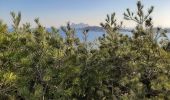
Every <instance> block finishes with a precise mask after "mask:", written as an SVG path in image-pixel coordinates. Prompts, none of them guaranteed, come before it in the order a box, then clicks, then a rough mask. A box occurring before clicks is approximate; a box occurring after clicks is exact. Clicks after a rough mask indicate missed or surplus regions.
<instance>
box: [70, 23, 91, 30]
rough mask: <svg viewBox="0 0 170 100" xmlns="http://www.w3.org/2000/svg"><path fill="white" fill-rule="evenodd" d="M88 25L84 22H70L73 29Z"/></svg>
mask: <svg viewBox="0 0 170 100" xmlns="http://www.w3.org/2000/svg"><path fill="white" fill-rule="evenodd" d="M88 26H89V25H88V24H84V23H79V24H75V23H72V24H71V27H72V28H75V29H80V28H84V27H88Z"/></svg>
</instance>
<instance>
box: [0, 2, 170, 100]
mask: <svg viewBox="0 0 170 100" xmlns="http://www.w3.org/2000/svg"><path fill="white" fill-rule="evenodd" d="M152 11H153V7H151V8H150V9H149V10H148V11H147V13H146V14H145V13H144V12H146V11H143V5H142V4H141V2H140V1H139V2H138V3H137V12H136V13H133V12H131V11H130V10H129V9H127V11H126V12H125V13H124V17H125V19H126V20H131V21H134V22H136V24H137V26H136V28H135V29H134V31H133V32H132V34H133V36H132V37H129V36H126V35H123V34H121V33H120V32H119V29H120V28H121V26H122V22H120V24H119V23H117V21H116V19H115V13H113V14H111V16H109V15H108V16H107V19H106V22H105V23H101V26H102V27H103V28H104V29H105V30H106V34H104V35H103V37H100V38H99V39H98V40H99V45H98V46H96V45H95V46H94V47H93V46H92V45H91V43H89V41H87V38H88V37H87V35H88V30H85V31H84V32H83V34H84V37H83V40H80V39H79V38H78V37H76V33H75V29H73V28H71V27H70V24H68V25H67V27H62V28H61V29H62V30H63V32H64V33H65V35H66V36H65V37H63V36H61V34H60V33H59V31H58V30H57V29H56V28H54V27H52V28H51V31H47V30H46V29H45V28H44V27H43V26H42V25H41V23H40V21H39V19H35V22H36V24H37V27H36V28H35V29H31V28H30V24H29V23H26V24H24V25H20V20H21V13H18V14H16V13H11V15H12V20H13V29H14V30H13V31H12V32H9V31H8V27H7V25H6V24H3V23H2V22H0V100H170V53H169V49H170V48H169V40H168V38H167V37H166V34H165V33H166V31H164V30H162V29H160V28H158V29H157V31H156V32H155V31H154V30H153V23H152V18H151V17H150V14H151V13H152Z"/></svg>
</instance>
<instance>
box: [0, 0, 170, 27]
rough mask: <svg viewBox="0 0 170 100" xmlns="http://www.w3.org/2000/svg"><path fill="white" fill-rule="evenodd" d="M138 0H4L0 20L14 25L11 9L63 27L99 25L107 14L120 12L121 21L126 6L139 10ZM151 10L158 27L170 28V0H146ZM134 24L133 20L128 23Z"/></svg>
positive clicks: (28, 18)
mask: <svg viewBox="0 0 170 100" xmlns="http://www.w3.org/2000/svg"><path fill="white" fill-rule="evenodd" d="M136 1H137V0H0V19H1V20H3V21H4V22H6V23H7V24H8V25H11V17H10V12H11V11H15V12H18V11H21V12H22V23H24V22H30V23H31V24H32V25H33V26H34V25H35V24H34V21H33V20H34V18H36V17H39V18H40V21H41V23H42V24H43V25H45V26H47V27H50V26H56V27H58V26H60V25H65V23H66V22H68V21H70V22H74V23H81V22H83V23H86V24H89V25H99V24H100V22H103V21H104V19H105V16H106V14H111V13H112V12H116V14H117V18H118V20H123V12H124V11H125V10H126V8H130V9H132V10H133V11H135V9H136ZM142 2H143V4H144V5H145V9H146V10H147V9H148V8H149V7H150V6H151V5H153V6H155V9H154V13H153V14H152V17H153V19H154V25H155V26H161V27H170V12H169V11H170V0H142ZM124 25H126V27H132V26H133V25H134V24H133V23H132V22H129V21H128V22H127V21H125V22H124Z"/></svg>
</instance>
